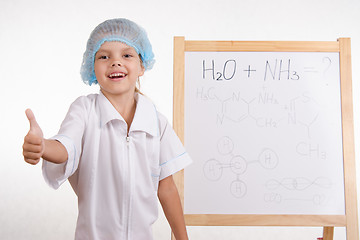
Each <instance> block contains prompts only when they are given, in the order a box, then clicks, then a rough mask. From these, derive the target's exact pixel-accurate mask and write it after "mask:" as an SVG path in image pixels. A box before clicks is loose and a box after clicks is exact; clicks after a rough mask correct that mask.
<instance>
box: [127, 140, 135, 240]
mask: <svg viewBox="0 0 360 240" xmlns="http://www.w3.org/2000/svg"><path fill="white" fill-rule="evenodd" d="M126 155H127V156H126V159H127V164H128V170H129V171H128V179H127V180H128V186H127V187H128V194H127V202H128V204H127V206H126V208H127V214H126V227H125V229H126V233H125V236H126V239H131V238H130V232H131V231H130V228H131V205H132V204H131V201H132V184H133V181H132V167H131V161H130V136H129V135H127V136H126Z"/></svg>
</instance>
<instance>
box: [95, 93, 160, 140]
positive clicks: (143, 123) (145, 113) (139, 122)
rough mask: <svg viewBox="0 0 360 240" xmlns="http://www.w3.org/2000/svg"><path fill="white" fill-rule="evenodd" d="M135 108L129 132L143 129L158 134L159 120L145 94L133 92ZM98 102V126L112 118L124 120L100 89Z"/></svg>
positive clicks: (153, 134)
mask: <svg viewBox="0 0 360 240" xmlns="http://www.w3.org/2000/svg"><path fill="white" fill-rule="evenodd" d="M135 100H136V102H137V104H136V110H135V115H134V119H133V121H132V124H131V126H130V132H132V131H143V132H146V133H148V134H150V135H152V136H159V135H160V128H159V121H158V115H157V110H156V108H155V105H154V104H153V103H152V102H151V101H150V100H149V99H148V98H147V97H145V96H143V95H141V94H139V93H135ZM98 104H99V109H100V126H101V127H103V126H104V125H106V124H107V123H108V122H110V121H111V120H114V119H118V120H121V121H122V122H124V123H125V124H126V122H125V120H124V118H123V117H122V116H121V114H120V113H119V112H118V111H116V109H115V108H114V106H113V105H112V104H111V103H110V101H109V100H108V99H107V98H106V97H105V96H104V94H103V93H102V92H101V91H100V93H99V96H98Z"/></svg>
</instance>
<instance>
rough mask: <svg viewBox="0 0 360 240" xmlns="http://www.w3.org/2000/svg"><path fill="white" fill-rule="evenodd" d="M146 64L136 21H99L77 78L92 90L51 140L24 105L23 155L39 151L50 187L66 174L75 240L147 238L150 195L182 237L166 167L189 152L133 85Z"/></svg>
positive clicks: (35, 157) (148, 52)
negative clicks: (74, 200)
mask: <svg viewBox="0 0 360 240" xmlns="http://www.w3.org/2000/svg"><path fill="white" fill-rule="evenodd" d="M153 64H154V54H153V52H152V47H151V44H150V42H149V40H148V38H147V35H146V32H145V31H144V30H143V29H142V28H141V27H139V26H138V25H136V24H135V23H134V22H132V21H129V20H127V19H112V20H108V21H105V22H103V23H101V24H100V25H99V26H97V27H96V28H95V29H94V31H93V32H92V33H91V35H90V38H89V40H88V43H87V47H86V51H85V53H84V57H83V64H82V67H81V76H82V79H83V81H84V82H85V83H87V84H89V85H91V84H93V83H95V84H99V85H100V92H99V94H91V95H88V96H82V97H79V98H78V99H77V100H75V102H74V103H73V104H72V105H71V106H70V109H69V111H68V113H67V115H66V117H65V120H64V121H63V123H62V125H61V127H60V130H59V133H58V134H57V135H56V136H54V137H53V138H51V139H44V138H43V133H42V130H41V128H40V127H39V125H38V124H37V122H36V120H35V117H34V115H33V113H32V112H31V110H29V109H28V110H26V115H27V118H28V120H29V122H30V131H29V132H28V134H27V135H26V137H25V140H24V145H23V155H24V159H25V161H26V162H28V163H30V164H37V163H38V162H39V161H40V158H42V159H43V160H44V161H43V166H42V170H43V175H44V178H45V181H46V182H47V183H48V184H49V185H50V186H51V187H53V188H55V189H57V188H58V187H59V186H60V185H61V184H62V183H63V182H65V181H66V180H67V179H69V181H70V184H71V186H72V188H73V189H74V191H75V193H76V195H77V197H78V205H79V206H78V208H79V215H78V220H77V226H76V233H75V239H79V240H80V239H94V240H95V239H96V240H97V239H104V240H110V239H128V240H130V239H131V240H148V239H152V233H151V225H152V224H153V223H154V222H155V220H156V219H157V213H158V210H157V199H156V195H157V196H158V198H159V200H160V203H161V205H162V207H163V210H164V213H165V215H166V217H167V219H168V221H169V224H170V226H171V228H172V231H173V233H174V235H175V237H176V239H178V240H180V239H188V237H187V233H186V227H185V224H184V217H183V213H182V209H181V204H180V199H179V195H178V192H177V189H176V186H175V184H174V181H173V178H172V174H174V173H175V172H177V171H179V170H181V169H183V168H184V167H185V166H187V165H188V164H190V163H191V159H190V157H189V156H188V154H187V153H186V152H185V150H184V147H183V145H182V144H181V142H180V141H179V139H178V137H177V136H176V134H175V132H174V131H173V129H172V128H171V126H170V125H169V123H168V122H167V120H166V119H165V117H164V116H163V115H161V114H160V113H159V112H157V110H156V108H155V106H154V105H153V103H152V102H151V101H150V100H149V99H147V98H146V97H145V96H143V95H142V94H141V93H140V92H139V90H138V89H137V87H136V83H137V82H138V80H139V77H140V76H142V75H143V74H144V72H145V71H146V70H149V69H151V68H152V66H153ZM156 193H157V194H156Z"/></svg>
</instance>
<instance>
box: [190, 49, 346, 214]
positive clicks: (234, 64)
mask: <svg viewBox="0 0 360 240" xmlns="http://www.w3.org/2000/svg"><path fill="white" fill-rule="evenodd" d="M184 91H185V92H184V96H185V97H184V99H185V100H184V139H185V141H184V142H185V147H186V149H187V151H188V152H189V154H190V156H191V157H192V158H193V160H194V163H193V164H192V165H191V166H189V167H188V168H186V170H185V173H184V174H185V176H184V212H185V214H307V215H328V214H329V215H344V214H345V200H344V174H343V152H342V151H343V146H342V131H341V129H342V127H341V126H342V124H341V100H340V71H339V53H335V52H332V53H327V52H322V53H320V52H319V53H318V52H185V90H184Z"/></svg>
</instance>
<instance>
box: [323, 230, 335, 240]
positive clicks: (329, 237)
mask: <svg viewBox="0 0 360 240" xmlns="http://www.w3.org/2000/svg"><path fill="white" fill-rule="evenodd" d="M333 239H334V227H324V230H323V240H333Z"/></svg>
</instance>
